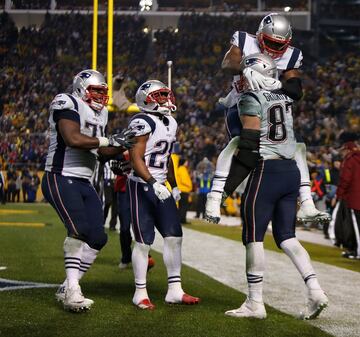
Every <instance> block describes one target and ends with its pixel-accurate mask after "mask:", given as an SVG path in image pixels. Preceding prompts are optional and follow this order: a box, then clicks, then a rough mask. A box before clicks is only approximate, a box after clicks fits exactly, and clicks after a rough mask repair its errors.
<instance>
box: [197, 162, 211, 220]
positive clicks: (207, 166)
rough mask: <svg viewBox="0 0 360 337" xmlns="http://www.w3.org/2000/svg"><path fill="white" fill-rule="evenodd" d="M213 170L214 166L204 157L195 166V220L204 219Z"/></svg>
mask: <svg viewBox="0 0 360 337" xmlns="http://www.w3.org/2000/svg"><path fill="white" fill-rule="evenodd" d="M214 170H215V167H214V164H213V163H212V162H211V161H210V160H209V159H208V158H207V157H204V158H203V160H202V161H201V162H200V163H198V164H197V166H196V187H197V200H196V216H195V218H200V215H202V217H204V212H205V204H206V196H207V194H208V193H209V192H210V190H211V183H212V179H213V177H214Z"/></svg>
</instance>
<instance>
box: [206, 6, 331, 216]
mask: <svg viewBox="0 0 360 337" xmlns="http://www.w3.org/2000/svg"><path fill="white" fill-rule="evenodd" d="M291 38H292V30H291V25H290V23H289V21H288V20H287V19H286V18H285V17H284V16H282V15H279V14H277V13H271V14H268V15H266V16H265V17H264V18H263V19H262V21H261V23H260V26H259V29H258V31H257V33H256V36H254V35H251V34H249V33H246V32H242V31H236V32H235V33H234V35H233V36H232V39H231V46H230V49H229V51H228V52H227V53H226V54H225V57H224V60H223V62H222V68H223V69H224V70H227V71H229V72H231V73H232V74H235V75H234V79H233V85H232V90H231V92H230V93H229V94H228V95H227V97H226V98H224V99H222V100H221V102H222V103H223V104H224V105H225V106H226V107H227V108H228V110H227V117H226V127H227V130H228V133H229V136H230V138H231V141H230V142H229V144H228V145H227V146H226V147H225V149H224V150H223V151H222V152H221V154H220V155H219V158H218V161H217V167H216V171H215V178H214V181H213V185H212V190H211V192H210V193H209V195H208V201H207V204H206V214H205V218H206V219H207V220H209V221H210V222H215V223H217V222H219V220H220V204H221V200H222V193H223V191H224V189H225V193H224V197H225V195H231V194H232V192H233V190H234V189H236V188H237V186H238V185H239V184H238V180H237V177H236V176H233V177H229V179H228V180H227V178H228V175H229V170H230V166H231V159H232V155H233V153H234V151H235V150H236V148H237V144H238V141H239V137H238V136H239V134H240V131H241V122H240V120H239V116H238V111H237V108H236V104H237V101H238V100H239V98H240V97H241V94H242V91H243V86H244V83H245V82H247V83H248V84H249V85H250V88H251V89H252V90H259V89H261V88H262V89H267V90H276V89H281V90H282V92H283V93H285V94H286V95H288V96H289V97H291V98H292V99H293V100H295V101H297V100H299V99H300V98H301V97H302V95H303V94H302V86H301V80H300V73H299V70H298V69H299V68H300V66H301V64H302V58H303V57H302V52H301V50H299V49H297V48H295V47H292V46H290V42H291ZM260 52H261V53H264V54H267V55H269V56H271V57H272V58H273V59H274V61H275V63H276V66H277V69H278V70H279V74H280V76H281V81H279V80H277V79H272V78H267V77H264V76H262V75H261V74H259V73H258V72H257V71H254V70H251V69H249V68H247V69H245V70H244V72H243V74H242V76H240V63H241V60H242V58H243V57H245V56H247V55H250V54H254V53H260ZM296 162H297V164H298V166H299V169H300V172H301V186H300V202H301V207H300V209H299V211H298V219H299V220H302V221H329V220H330V216H329V215H328V214H327V213H325V212H321V211H319V210H317V209H316V208H315V205H314V202H313V200H312V196H311V189H310V176H309V170H308V166H307V161H306V147H305V144H304V143H297V151H296ZM225 182H226V184H225Z"/></svg>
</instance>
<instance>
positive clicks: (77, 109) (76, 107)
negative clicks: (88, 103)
mask: <svg viewBox="0 0 360 337" xmlns="http://www.w3.org/2000/svg"><path fill="white" fill-rule="evenodd" d="M66 96H68V97H69V98H70V99H71V100H72V102H73V103H74V108H75V110H76V111H79V105H78V102H76V99H75V98H74V97H72V96H71V95H69V94H66Z"/></svg>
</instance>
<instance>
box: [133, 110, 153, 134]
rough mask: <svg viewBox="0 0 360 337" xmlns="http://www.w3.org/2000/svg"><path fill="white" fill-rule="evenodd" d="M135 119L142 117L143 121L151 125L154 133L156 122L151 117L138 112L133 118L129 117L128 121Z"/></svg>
mask: <svg viewBox="0 0 360 337" xmlns="http://www.w3.org/2000/svg"><path fill="white" fill-rule="evenodd" d="M135 119H143V120H144V121H146V122H147V123H148V124H149V125H150V127H151V132H152V133H154V131H155V128H156V124H155V122H154V121H153V119H152V118H151V117H149V116H148V115H146V114H144V113H139V114H137V115H135V116H134V117H133V118H131V120H130V122H132V121H133V120H135Z"/></svg>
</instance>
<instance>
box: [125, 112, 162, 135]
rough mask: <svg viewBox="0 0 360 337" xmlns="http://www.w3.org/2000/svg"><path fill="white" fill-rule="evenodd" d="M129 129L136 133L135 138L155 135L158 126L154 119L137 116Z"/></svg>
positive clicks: (143, 115)
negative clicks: (150, 134) (149, 134)
mask: <svg viewBox="0 0 360 337" xmlns="http://www.w3.org/2000/svg"><path fill="white" fill-rule="evenodd" d="M129 128H130V129H131V130H133V131H134V132H135V136H143V135H146V134H148V133H153V132H154V131H155V128H156V125H155V122H154V121H153V119H152V118H151V117H149V116H147V115H146V114H137V115H135V116H134V117H133V118H132V119H131V121H130V123H129Z"/></svg>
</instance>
